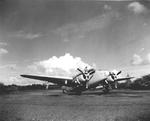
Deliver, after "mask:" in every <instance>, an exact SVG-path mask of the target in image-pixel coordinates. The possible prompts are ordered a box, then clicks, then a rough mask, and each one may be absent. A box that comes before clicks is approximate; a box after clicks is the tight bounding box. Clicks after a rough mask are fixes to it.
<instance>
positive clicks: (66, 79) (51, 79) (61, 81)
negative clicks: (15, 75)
mask: <svg viewBox="0 0 150 121" xmlns="http://www.w3.org/2000/svg"><path fill="white" fill-rule="evenodd" d="M20 76H22V77H25V78H30V79H37V80H41V81H47V82H51V83H55V84H58V85H67V83H68V82H70V83H71V82H72V80H73V79H72V78H70V77H55V76H49V77H47V76H35V75H20Z"/></svg>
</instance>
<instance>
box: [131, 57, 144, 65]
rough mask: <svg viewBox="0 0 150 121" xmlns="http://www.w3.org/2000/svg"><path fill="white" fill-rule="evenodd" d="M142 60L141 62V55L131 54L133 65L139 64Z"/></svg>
mask: <svg viewBox="0 0 150 121" xmlns="http://www.w3.org/2000/svg"><path fill="white" fill-rule="evenodd" d="M142 62H143V59H142V58H141V56H139V55H137V54H134V55H133V59H132V64H133V65H140V64H142Z"/></svg>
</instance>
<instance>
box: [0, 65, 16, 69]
mask: <svg viewBox="0 0 150 121" xmlns="http://www.w3.org/2000/svg"><path fill="white" fill-rule="evenodd" d="M16 68H17V65H16V64H7V65H2V66H0V69H10V70H15V69H16Z"/></svg>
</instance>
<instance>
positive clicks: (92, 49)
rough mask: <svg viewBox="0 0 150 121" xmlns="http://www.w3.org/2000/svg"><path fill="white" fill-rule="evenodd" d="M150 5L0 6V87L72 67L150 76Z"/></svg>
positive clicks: (47, 0) (49, 0) (10, 1)
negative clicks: (26, 76) (30, 75)
mask: <svg viewBox="0 0 150 121" xmlns="http://www.w3.org/2000/svg"><path fill="white" fill-rule="evenodd" d="M149 32H150V2H148V1H146V0H145V1H142V0H141V1H140V0H137V1H135V0H133V1H131V0H130V1H122V0H117V1H112V0H111V1H108V0H106V1H105V0H104V1H100V0H97V1H91V0H76V1H75V0H71V1H69V0H30V1H29V0H28V1H25V0H0V82H3V83H5V84H12V83H13V84H31V83H36V82H37V81H34V80H27V79H22V78H21V77H20V76H19V75H20V74H40V75H55V76H57V75H58V76H71V75H72V74H73V73H74V69H76V68H77V67H80V68H84V67H85V66H91V67H94V68H97V69H109V70H110V69H123V70H125V71H126V72H129V73H131V74H133V73H138V74H143V73H148V72H150V47H149V46H150V40H149V39H150V34H149Z"/></svg>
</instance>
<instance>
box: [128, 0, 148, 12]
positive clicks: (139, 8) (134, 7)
mask: <svg viewBox="0 0 150 121" xmlns="http://www.w3.org/2000/svg"><path fill="white" fill-rule="evenodd" d="M128 9H129V10H130V11H132V12H134V13H135V14H140V13H143V12H145V11H146V7H145V6H144V5H143V4H141V3H139V2H131V3H130V4H129V5H128Z"/></svg>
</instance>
